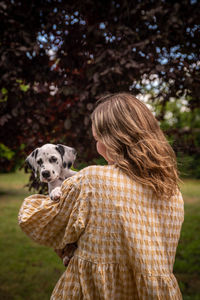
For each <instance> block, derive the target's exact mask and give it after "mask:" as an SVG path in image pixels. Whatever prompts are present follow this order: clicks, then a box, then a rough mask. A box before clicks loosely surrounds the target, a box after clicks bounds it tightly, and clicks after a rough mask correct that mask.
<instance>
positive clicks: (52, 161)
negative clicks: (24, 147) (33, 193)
mask: <svg viewBox="0 0 200 300" xmlns="http://www.w3.org/2000/svg"><path fill="white" fill-rule="evenodd" d="M75 159H76V150H75V149H74V148H71V147H67V146H64V145H60V144H58V145H54V144H45V145H44V146H42V147H40V148H37V149H35V150H34V151H33V152H32V153H31V154H30V155H29V156H28V157H27V159H26V163H27V164H28V165H29V167H30V168H31V169H32V170H33V171H34V173H35V176H37V172H39V174H40V181H42V182H52V181H54V180H56V179H58V178H59V176H60V174H61V171H62V169H63V168H64V169H65V168H68V169H69V168H70V167H71V166H72V165H73V163H74V161H75Z"/></svg>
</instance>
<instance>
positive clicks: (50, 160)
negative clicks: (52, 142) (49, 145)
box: [49, 156, 57, 163]
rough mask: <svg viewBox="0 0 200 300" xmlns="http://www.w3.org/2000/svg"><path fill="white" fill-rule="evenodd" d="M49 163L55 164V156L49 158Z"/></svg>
mask: <svg viewBox="0 0 200 300" xmlns="http://www.w3.org/2000/svg"><path fill="white" fill-rule="evenodd" d="M49 162H50V163H55V162H57V158H56V157H55V156H51V157H50V159H49Z"/></svg>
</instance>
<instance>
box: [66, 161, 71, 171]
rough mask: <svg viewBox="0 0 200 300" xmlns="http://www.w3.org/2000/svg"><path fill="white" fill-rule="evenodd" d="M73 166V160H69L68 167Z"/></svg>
mask: <svg viewBox="0 0 200 300" xmlns="http://www.w3.org/2000/svg"><path fill="white" fill-rule="evenodd" d="M71 166H72V162H71V161H69V162H68V165H67V167H68V169H70V168H71Z"/></svg>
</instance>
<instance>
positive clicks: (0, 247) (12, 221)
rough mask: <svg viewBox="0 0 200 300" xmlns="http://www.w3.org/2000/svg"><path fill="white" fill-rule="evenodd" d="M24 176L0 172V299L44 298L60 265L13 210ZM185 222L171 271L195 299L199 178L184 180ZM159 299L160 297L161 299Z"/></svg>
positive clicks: (198, 293) (199, 274) (199, 299)
mask: <svg viewBox="0 0 200 300" xmlns="http://www.w3.org/2000/svg"><path fill="white" fill-rule="evenodd" d="M27 181H28V175H27V174H24V173H23V172H17V173H15V174H0V240H1V242H0V270H1V271H0V299H4V300H47V299H49V298H50V295H51V292H52V290H53V287H54V286H55V284H56V282H57V281H58V279H59V277H60V275H61V274H62V273H63V271H64V270H65V268H64V267H63V266H62V262H61V261H60V259H59V258H58V257H57V255H56V254H55V253H54V251H53V250H52V249H49V248H46V247H42V246H39V245H37V244H35V243H34V242H32V241H31V240H30V239H29V238H28V237H27V236H26V235H25V234H24V233H23V232H22V231H21V230H20V228H19V226H18V223H17V215H18V211H19V208H20V206H21V204H22V201H23V199H24V198H25V197H26V196H28V195H29V194H30V193H29V192H28V191H27V189H25V188H24V185H25V184H26V183H27ZM181 190H182V192H183V197H184V201H185V221H184V224H183V228H182V233H181V238H180V242H179V245H178V249H177V255H176V261H175V265H174V273H175V276H176V277H177V279H178V282H179V286H180V288H181V291H182V294H183V299H184V300H200V243H199V231H200V180H184V182H183V184H182V185H181ZM163 300H164V299H163Z"/></svg>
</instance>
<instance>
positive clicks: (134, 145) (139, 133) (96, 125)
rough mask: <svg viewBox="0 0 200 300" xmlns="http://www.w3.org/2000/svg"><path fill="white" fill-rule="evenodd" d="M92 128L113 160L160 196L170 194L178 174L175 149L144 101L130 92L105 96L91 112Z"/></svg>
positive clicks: (174, 186)
mask: <svg viewBox="0 0 200 300" xmlns="http://www.w3.org/2000/svg"><path fill="white" fill-rule="evenodd" d="M92 127H93V132H95V135H96V137H97V139H98V140H100V141H101V143H102V144H103V145H105V148H106V155H107V157H108V159H109V161H113V162H114V163H115V164H116V165H117V166H118V167H119V168H120V169H122V170H123V171H124V172H125V173H126V174H128V175H129V176H131V177H133V178H134V179H135V180H136V181H138V182H140V183H142V184H145V185H149V186H151V187H152V188H153V190H154V192H155V193H156V194H157V195H159V196H163V195H164V196H170V195H171V194H172V193H173V190H174V189H175V188H176V186H177V181H178V175H177V168H176V158H175V155H174V152H173V150H172V148H171V146H170V145H169V143H168V142H167V140H166V138H165V136H164V134H163V132H162V130H161V129H160V127H159V124H158V121H157V120H156V119H155V117H154V116H153V114H152V113H151V111H150V110H149V109H148V108H147V107H146V105H145V104H144V103H142V102H141V101H139V100H138V99H137V98H135V97H134V96H132V95H131V94H128V93H119V94H111V95H107V96H105V97H102V98H101V99H99V101H98V106H97V107H96V109H95V110H94V111H93V113H92Z"/></svg>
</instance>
